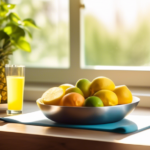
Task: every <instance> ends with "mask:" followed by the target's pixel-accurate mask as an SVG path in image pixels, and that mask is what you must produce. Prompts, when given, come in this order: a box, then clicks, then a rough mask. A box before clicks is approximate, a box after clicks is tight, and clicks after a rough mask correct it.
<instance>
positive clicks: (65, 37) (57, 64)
mask: <svg viewBox="0 0 150 150" xmlns="http://www.w3.org/2000/svg"><path fill="white" fill-rule="evenodd" d="M68 7H69V1H68V0H63V1H62V0H50V1H45V0H22V1H21V2H20V3H19V4H18V5H17V6H16V12H17V14H18V15H19V16H20V18H22V19H25V18H32V19H34V20H35V22H36V24H37V25H38V26H39V27H40V29H32V30H31V32H32V35H33V39H32V40H31V41H30V43H31V47H32V52H31V53H27V52H24V51H20V50H18V51H16V52H15V53H14V54H13V57H12V62H13V64H24V65H26V66H29V67H51V68H68V67H69V8H68Z"/></svg>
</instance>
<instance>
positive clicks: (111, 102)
mask: <svg viewBox="0 0 150 150" xmlns="http://www.w3.org/2000/svg"><path fill="white" fill-rule="evenodd" d="M94 96H97V97H99V98H100V99H101V100H102V101H103V104H104V106H115V105H117V104H118V97H117V95H116V94H115V93H114V92H112V91H110V90H100V91H98V92H96V93H95V94H94Z"/></svg>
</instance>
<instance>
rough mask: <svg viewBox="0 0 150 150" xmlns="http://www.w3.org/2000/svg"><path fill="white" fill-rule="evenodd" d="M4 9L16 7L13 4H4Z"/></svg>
mask: <svg viewBox="0 0 150 150" xmlns="http://www.w3.org/2000/svg"><path fill="white" fill-rule="evenodd" d="M3 6H4V7H5V8H6V9H14V8H15V6H16V5H14V4H4V5H3Z"/></svg>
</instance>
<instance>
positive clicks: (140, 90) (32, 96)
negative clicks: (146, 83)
mask: <svg viewBox="0 0 150 150" xmlns="http://www.w3.org/2000/svg"><path fill="white" fill-rule="evenodd" d="M59 85H60V84H54V83H53V84H47V83H45V84H42V83H34V84H33V83H32V84H31V83H27V84H26V86H25V93H24V99H25V100H30V101H36V100H37V99H38V98H40V97H41V96H42V94H43V93H44V92H45V91H46V90H47V89H49V88H51V87H54V86H59ZM129 89H130V90H131V91H132V94H133V95H134V96H137V97H139V98H140V102H139V104H138V107H150V88H149V87H129Z"/></svg>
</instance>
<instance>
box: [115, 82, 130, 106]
mask: <svg viewBox="0 0 150 150" xmlns="http://www.w3.org/2000/svg"><path fill="white" fill-rule="evenodd" d="M113 92H114V93H115V94H116V95H117V97H118V104H129V103H131V102H132V93H131V91H130V90H129V89H128V88H127V86H125V85H121V86H117V87H116V88H115V89H114V91H113Z"/></svg>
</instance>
